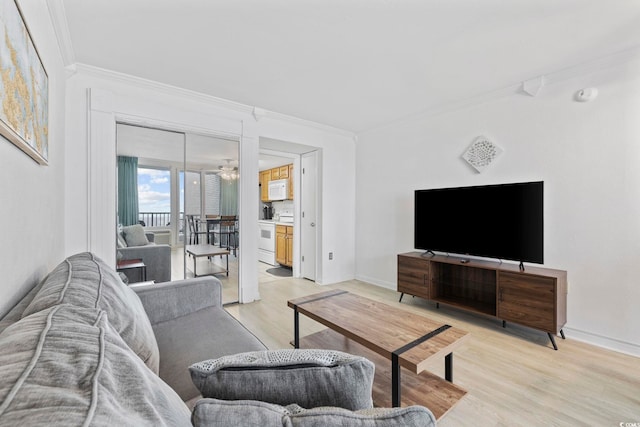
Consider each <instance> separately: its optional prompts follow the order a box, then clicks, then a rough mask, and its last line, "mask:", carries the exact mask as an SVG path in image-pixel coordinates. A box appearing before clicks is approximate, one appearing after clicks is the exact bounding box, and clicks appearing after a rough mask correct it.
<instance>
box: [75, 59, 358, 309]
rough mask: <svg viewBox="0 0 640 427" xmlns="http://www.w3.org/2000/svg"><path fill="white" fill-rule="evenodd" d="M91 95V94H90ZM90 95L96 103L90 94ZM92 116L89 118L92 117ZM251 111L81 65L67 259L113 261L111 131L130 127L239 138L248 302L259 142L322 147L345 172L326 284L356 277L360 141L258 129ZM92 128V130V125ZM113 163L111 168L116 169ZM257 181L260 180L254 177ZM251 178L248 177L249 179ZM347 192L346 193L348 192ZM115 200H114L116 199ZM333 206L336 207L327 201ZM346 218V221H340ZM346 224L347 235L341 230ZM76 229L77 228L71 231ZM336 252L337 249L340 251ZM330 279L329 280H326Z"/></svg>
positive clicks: (267, 125) (273, 124) (336, 180)
mask: <svg viewBox="0 0 640 427" xmlns="http://www.w3.org/2000/svg"><path fill="white" fill-rule="evenodd" d="M89 90H90V91H89ZM88 91H89V92H90V93H91V96H90V98H88V97H87V92H88ZM88 109H89V110H90V111H91V113H90V116H89V118H87V110H88ZM251 112H252V108H251V107H249V106H242V105H239V104H234V103H231V102H227V101H224V100H218V99H215V98H212V97H207V96H204V95H200V94H196V93H193V92H189V91H184V90H181V89H176V88H171V87H168V86H163V85H161V84H158V83H155V82H149V81H145V80H142V79H137V78H133V77H131V76H125V75H119V74H115V73H111V72H109V71H105V70H99V69H95V68H90V67H86V66H79V67H78V72H77V73H76V74H75V75H73V76H72V77H71V78H70V79H69V80H68V84H67V126H68V139H67V144H68V150H67V162H68V163H69V164H73V165H75V166H74V168H70V169H69V173H68V174H67V180H66V186H67V192H68V193H69V194H73V197H70V198H68V199H67V210H68V212H69V214H68V215H67V225H68V227H69V230H73V232H69V233H67V234H66V244H67V248H68V251H69V252H77V251H82V250H88V249H90V250H93V251H95V252H96V253H98V254H99V255H100V256H102V257H104V258H105V259H107V260H109V261H110V262H111V261H114V260H113V258H114V257H115V240H114V239H112V238H111V236H112V235H115V193H114V192H115V163H114V162H115V145H114V140H115V136H114V135H113V134H112V132H113V131H112V130H111V128H110V126H109V124H110V123H111V127H114V125H113V123H114V121H115V120H124V121H130V122H134V123H140V124H149V125H154V126H157V127H167V126H169V127H170V128H172V129H176V130H186V131H191V132H197V131H201V132H205V133H206V132H211V131H212V130H216V131H222V132H223V133H226V134H238V135H241V143H240V166H241V180H240V203H241V206H240V223H241V224H242V230H243V232H242V233H241V234H240V246H241V248H242V250H241V251H240V257H241V258H240V259H241V271H240V282H241V284H242V286H243V288H244V295H243V293H241V296H240V299H241V301H243V302H250V301H252V300H253V299H256V298H259V294H258V287H257V236H258V228H257V221H255V218H258V211H257V209H258V206H257V204H256V203H255V200H258V198H259V194H258V186H257V185H255V184H256V182H257V177H258V138H259V137H260V136H263V135H264V136H275V137H278V138H280V139H283V140H288V141H295V142H299V143H305V144H309V145H314V146H318V147H321V148H323V150H324V156H325V159H327V161H328V162H330V163H329V165H335V169H336V170H339V172H336V173H335V176H334V177H332V178H330V179H329V180H328V183H327V184H326V188H328V189H329V190H332V191H336V192H339V193H340V196H338V197H336V198H335V200H336V201H337V203H333V202H330V203H329V207H328V208H327V209H326V211H325V212H324V213H325V215H324V216H325V218H327V221H328V222H329V225H330V226H331V227H329V228H328V229H329V230H331V231H328V232H327V234H326V237H325V239H326V241H327V242H328V243H327V244H328V245H329V246H334V245H335V246H338V245H340V251H343V252H344V255H343V256H341V260H340V261H338V262H335V263H328V264H325V265H324V266H323V269H322V277H324V278H325V282H326V280H331V281H339V280H346V279H350V278H353V277H354V275H355V269H354V267H353V266H354V247H355V233H354V231H353V224H354V218H355V203H354V201H353V200H354V188H355V178H354V174H355V172H354V152H355V147H354V142H353V139H352V138H351V137H350V136H344V133H343V132H336V131H333V130H330V129H324V128H323V127H322V126H315V125H313V124H311V123H307V124H301V122H300V121H299V120H295V119H287V118H285V117H279V118H263V119H262V120H261V122H260V124H258V123H257V122H256V120H255V118H254V117H253V115H252V114H251ZM88 122H91V123H92V126H88V125H87V123H88ZM87 159H89V161H87ZM112 164H113V165H112ZM252 176H255V177H256V178H255V180H254V179H250V177H252ZM245 177H246V178H245ZM344 189H346V190H344ZM112 193H113V194H112ZM327 200H330V201H331V200H334V198H333V196H328V197H327ZM339 219H344V221H338V220H339ZM343 224H347V229H346V231H345V229H344V228H340V229H338V228H337V227H336V226H338V225H340V226H342V225H343ZM71 227H73V228H71ZM335 251H336V252H338V249H336V250H335ZM327 278H328V279H327Z"/></svg>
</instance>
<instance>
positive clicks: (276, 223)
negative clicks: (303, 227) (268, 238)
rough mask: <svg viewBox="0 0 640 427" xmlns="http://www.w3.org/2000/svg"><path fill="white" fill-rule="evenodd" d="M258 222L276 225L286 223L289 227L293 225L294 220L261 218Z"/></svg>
mask: <svg viewBox="0 0 640 427" xmlns="http://www.w3.org/2000/svg"><path fill="white" fill-rule="evenodd" d="M258 224H275V225H286V226H288V227H293V223H292V222H282V221H275V220H273V219H259V220H258Z"/></svg>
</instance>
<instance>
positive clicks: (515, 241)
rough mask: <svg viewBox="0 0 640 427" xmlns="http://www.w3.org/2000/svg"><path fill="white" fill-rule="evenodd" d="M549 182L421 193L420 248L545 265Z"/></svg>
mask: <svg viewBox="0 0 640 427" xmlns="http://www.w3.org/2000/svg"><path fill="white" fill-rule="evenodd" d="M543 190H544V183H543V182H542V181H539V182H524V183H515V184H500V185H486V186H476V187H459V188H439V189H431V190H416V192H415V224H414V225H415V227H414V243H415V248H416V249H423V250H428V251H437V252H447V253H454V254H464V255H476V256H481V257H489V258H499V259H508V260H514V261H521V262H525V261H526V262H532V263H538V264H542V263H543Z"/></svg>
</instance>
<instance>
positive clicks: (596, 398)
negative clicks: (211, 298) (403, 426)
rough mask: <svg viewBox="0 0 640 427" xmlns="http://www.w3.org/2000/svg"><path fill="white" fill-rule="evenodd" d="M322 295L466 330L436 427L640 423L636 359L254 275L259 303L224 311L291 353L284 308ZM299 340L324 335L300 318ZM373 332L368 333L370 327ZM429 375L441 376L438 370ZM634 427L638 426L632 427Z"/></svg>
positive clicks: (368, 289) (450, 313)
mask: <svg viewBox="0 0 640 427" xmlns="http://www.w3.org/2000/svg"><path fill="white" fill-rule="evenodd" d="M329 289H345V290H348V291H350V292H353V293H356V294H359V295H362V296H365V297H368V298H371V299H374V300H379V301H382V302H385V303H387V304H390V305H394V306H397V307H402V308H403V309H406V310H407V311H411V312H414V313H417V314H421V315H424V316H427V317H431V318H434V319H437V320H441V321H444V322H446V323H448V324H450V325H452V326H456V327H458V328H461V329H464V330H467V331H469V332H470V333H471V338H470V339H469V340H468V341H467V343H466V344H465V345H464V346H462V347H461V348H460V349H459V350H457V351H456V352H455V353H454V370H453V372H454V378H453V379H454V382H455V383H456V384H459V385H460V386H462V387H464V388H465V389H466V390H467V391H468V394H467V395H466V396H465V397H464V398H463V399H462V400H461V401H460V403H458V404H457V405H456V406H455V407H454V408H453V409H452V410H451V411H450V412H449V414H447V415H446V416H445V417H444V418H443V419H442V420H441V421H440V422H439V425H441V426H471V425H473V426H510V427H511V426H619V425H620V423H640V359H639V358H636V357H632V356H628V355H624V354H620V353H616V352H613V351H609V350H605V349H602V348H599V347H595V346H591V345H588V344H584V343H582V342H579V341H575V340H572V339H571V337H567V339H566V340H562V339H560V338H559V337H558V338H557V342H558V345H559V348H560V349H559V351H554V350H553V349H552V348H551V344H550V342H549V340H548V338H547V336H546V334H545V333H541V332H538V331H534V330H531V329H528V328H524V327H519V326H517V325H512V324H507V328H506V329H503V328H502V325H501V322H500V321H497V320H495V319H490V318H485V317H482V316H479V315H472V314H468V313H465V312H462V311H458V310H455V309H452V308H446V307H443V306H441V308H440V309H436V308H435V305H434V304H431V303H429V302H427V301H424V300H421V299H419V298H412V297H411V296H405V298H404V300H403V302H402V303H398V297H399V295H398V294H397V293H396V292H395V291H391V290H388V289H384V288H380V287H377V286H373V285H370V284H367V283H364V282H360V281H356V280H353V281H348V282H343V283H340V284H338V285H334V286H319V285H316V284H315V283H313V282H311V281H308V280H302V279H281V278H275V277H273V276H269V275H267V276H265V275H264V274H263V273H262V272H261V274H260V294H261V298H262V299H261V300H260V301H256V302H254V303H251V304H241V305H235V306H230V307H227V310H228V311H229V312H230V313H231V314H232V315H233V316H235V317H236V318H237V319H239V320H240V321H241V322H242V323H243V324H244V325H245V326H246V327H247V328H249V329H250V330H251V331H252V332H253V333H254V334H255V335H257V336H258V337H259V338H260V339H261V340H262V341H263V342H264V343H265V345H267V346H268V347H269V348H272V349H276V348H290V344H289V342H290V341H291V340H292V338H293V311H292V310H291V309H290V308H288V307H287V300H289V299H292V298H297V297H301V296H305V295H309V294H312V293H316V292H321V291H325V290H329ZM300 320H301V321H300V331H301V336H303V335H306V334H309V333H312V332H317V331H319V330H322V329H324V327H323V326H322V325H319V324H318V323H316V322H314V321H312V320H310V319H307V318H305V317H304V316H300ZM372 327H375V325H372ZM429 370H430V371H431V372H433V373H436V374H438V375H441V376H444V363H442V361H437V362H434V363H433V366H431V367H430V368H429ZM639 425H640V424H639Z"/></svg>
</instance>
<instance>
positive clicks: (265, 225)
mask: <svg viewBox="0 0 640 427" xmlns="http://www.w3.org/2000/svg"><path fill="white" fill-rule="evenodd" d="M258 233H259V236H258V261H262V262H264V263H266V264H269V265H277V264H276V223H275V222H274V221H270V220H259V221H258Z"/></svg>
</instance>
